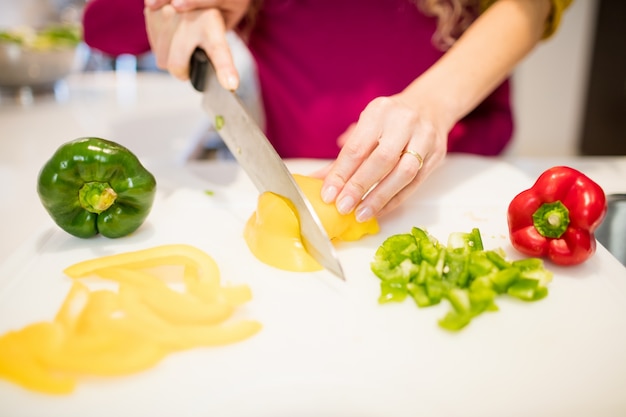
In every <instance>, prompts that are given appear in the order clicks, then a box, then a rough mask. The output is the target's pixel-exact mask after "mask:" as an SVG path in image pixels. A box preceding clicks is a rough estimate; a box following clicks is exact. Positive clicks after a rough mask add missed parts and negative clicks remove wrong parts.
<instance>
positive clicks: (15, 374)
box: [0, 322, 76, 394]
mask: <svg viewBox="0 0 626 417" xmlns="http://www.w3.org/2000/svg"><path fill="white" fill-rule="evenodd" d="M62 332H63V330H62V328H61V327H60V326H59V325H57V324H54V323H48V322H41V323H34V324H31V325H29V326H26V327H24V328H23V329H21V330H19V331H13V332H9V333H6V334H4V335H3V336H2V337H0V377H2V378H4V379H6V380H8V381H10V382H13V383H15V384H18V385H20V386H22V387H24V388H26V389H29V390H33V391H40V392H46V393H50V394H69V393H70V392H72V391H74V388H75V387H76V379H75V377H74V376H72V375H68V374H66V373H60V372H51V371H50V369H49V368H48V367H47V366H46V365H45V364H44V361H43V360H42V359H43V358H45V357H46V355H48V354H49V353H50V352H52V351H55V350H56V349H58V345H59V344H60V343H61V340H62Z"/></svg>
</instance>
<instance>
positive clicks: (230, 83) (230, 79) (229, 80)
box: [226, 74, 237, 91]
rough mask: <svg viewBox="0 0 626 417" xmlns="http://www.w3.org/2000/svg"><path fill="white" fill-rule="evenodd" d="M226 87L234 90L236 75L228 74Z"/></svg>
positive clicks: (235, 87)
mask: <svg viewBox="0 0 626 417" xmlns="http://www.w3.org/2000/svg"><path fill="white" fill-rule="evenodd" d="M226 88H228V89H229V90H231V91H235V90H236V89H237V77H235V76H234V75H232V74H231V75H228V76H227V77H226Z"/></svg>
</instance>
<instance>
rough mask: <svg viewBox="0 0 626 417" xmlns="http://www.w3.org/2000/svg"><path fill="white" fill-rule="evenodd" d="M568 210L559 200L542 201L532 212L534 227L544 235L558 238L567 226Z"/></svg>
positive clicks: (568, 220)
mask: <svg viewBox="0 0 626 417" xmlns="http://www.w3.org/2000/svg"><path fill="white" fill-rule="evenodd" d="M569 223H570V219H569V210H568V209H567V207H565V205H564V204H563V203H561V202H560V201H555V202H552V203H543V204H542V205H541V206H540V207H539V208H538V209H537V211H535V212H534V213H533V224H534V226H535V229H537V231H538V232H539V233H540V234H541V235H542V236H544V237H548V238H553V239H558V238H560V237H561V235H563V233H565V231H566V230H567V227H568V226H569Z"/></svg>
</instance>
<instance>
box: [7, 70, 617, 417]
mask: <svg viewBox="0 0 626 417" xmlns="http://www.w3.org/2000/svg"><path fill="white" fill-rule="evenodd" d="M66 87H67V88H66V90H65V95H64V96H62V97H61V98H60V99H52V98H51V97H48V98H40V99H37V100H35V102H34V103H33V104H32V105H30V106H22V105H17V104H10V103H9V104H6V103H4V104H3V105H2V106H0V126H1V129H0V135H2V136H1V137H0V141H1V146H2V148H1V149H0V180H1V181H2V183H1V185H2V190H3V191H4V192H3V193H2V196H1V197H0V199H1V200H0V222H1V223H0V230H1V231H2V235H3V239H2V240H1V241H0V334H2V333H4V332H6V331H9V330H10V329H15V328H21V327H22V326H24V325H26V324H28V323H32V322H34V321H39V320H46V319H50V318H51V317H52V316H53V314H54V312H55V311H56V310H57V309H58V306H59V304H60V303H61V302H62V300H63V298H64V297H65V294H66V292H67V290H68V289H69V285H70V280H69V279H68V278H67V277H65V276H64V275H63V273H62V272H61V271H62V269H63V268H64V267H66V266H67V265H68V264H71V263H74V262H77V261H79V260H82V259H87V258H90V257H94V256H98V255H103V254H110V253H116V252H120V251H126V250H134V249H139V248H145V247H146V246H152V245H158V244H164V243H172V242H178V243H188V244H191V245H195V246H197V247H199V248H202V249H203V250H205V251H206V252H207V253H209V254H210V255H211V256H213V257H214V259H215V260H216V263H217V264H218V265H219V268H220V272H221V275H222V279H223V280H224V281H225V282H231V283H246V284H248V285H250V287H251V290H252V292H253V294H254V298H253V300H252V301H251V302H250V303H248V304H246V308H245V310H244V311H243V312H242V314H243V315H249V316H251V317H253V318H255V319H258V320H259V321H260V322H261V323H262V324H263V329H262V331H261V332H260V333H259V334H258V335H255V336H254V337H253V338H252V339H250V340H247V341H245V342H242V343H239V344H237V345H234V346H226V347H223V348H216V349H211V348H206V349H195V350H193V351H187V352H180V353H176V354H174V355H172V356H171V357H168V358H166V359H165V360H163V362H162V363H159V364H158V365H157V366H156V367H155V368H153V369H150V370H147V371H145V372H142V373H140V374H137V375H132V376H129V377H124V378H113V379H93V380H92V379H90V380H87V381H82V382H81V383H80V384H79V387H78V389H77V391H76V392H75V393H73V394H72V395H71V396H68V397H64V398H58V397H49V396H42V395H38V394H35V393H31V392H28V391H25V390H22V389H20V388H19V387H16V386H13V385H11V384H8V383H6V382H5V381H1V380H0V415H11V416H15V417H20V416H24V417H26V416H32V415H41V416H43V415H45V416H49V417H55V416H59V417H61V416H62V417H72V416H84V415H90V416H94V417H98V416H103V417H104V416H110V415H124V416H125V415H132V416H133V417H139V416H151V417H160V416H163V417H167V416H171V415H181V416H182V415H184V416H188V417H192V416H194V417H195V416H197V417H204V416H206V415H216V416H220V417H263V416H267V417H277V416H297V417H305V416H316V417H318V416H333V417H382V416H390V415H393V416H395V417H405V416H406V417H412V416H415V415H417V414H423V415H429V416H432V417H454V416H458V415H464V416H467V417H471V416H476V417H478V416H481V417H496V416H502V415H507V416H512V417H515V416H519V417H522V416H528V415H550V416H557V417H558V416H563V417H565V416H568V417H586V416H589V415H602V416H606V417H613V416H615V417H617V416H622V415H624V413H626V398H625V397H624V396H623V387H624V386H626V362H624V360H623V354H624V351H626V302H624V300H626V280H624V279H623V278H625V277H626V269H625V268H624V267H623V266H622V265H621V264H619V262H618V261H617V260H616V259H615V258H614V257H613V256H612V255H611V254H610V253H608V252H607V250H606V249H605V248H603V247H601V246H600V247H599V248H598V252H597V253H596V255H595V256H594V257H593V258H592V259H590V260H589V261H588V262H587V263H585V264H584V265H581V266H578V267H574V268H566V267H556V266H550V269H551V270H553V272H554V280H553V281H552V282H551V283H550V286H549V289H550V295H549V296H548V297H547V298H546V299H544V300H540V301H538V302H536V303H531V304H528V303H522V302H518V301H516V300H512V299H503V300H501V301H498V306H499V308H500V310H499V311H498V312H495V313H493V314H492V313H488V314H485V315H483V316H481V317H479V318H477V319H475V320H474V321H473V322H472V323H471V324H470V326H469V327H468V328H467V329H464V330H463V331H462V332H461V333H459V334H450V333H447V332H445V331H443V330H441V329H440V328H438V326H437V324H436V323H437V319H438V318H440V317H441V316H443V314H444V313H445V311H447V310H446V306H444V305H439V306H434V307H432V308H429V309H420V310H418V309H417V308H416V307H415V305H414V304H413V303H412V302H410V300H406V302H405V303H402V304H398V305H390V304H387V305H384V306H381V305H378V303H377V301H376V300H377V297H378V294H379V284H378V281H377V279H376V278H375V277H374V276H373V274H372V273H371V271H370V270H369V259H371V257H372V256H373V253H374V251H375V250H376V248H377V247H378V245H380V243H381V242H382V240H383V239H384V238H385V236H388V235H390V234H394V233H402V232H406V231H408V230H409V228H410V227H411V226H422V227H425V228H427V229H428V231H429V232H430V233H431V234H432V235H433V236H435V237H437V238H439V239H442V240H444V241H445V239H446V238H447V235H448V234H449V233H450V232H453V231H463V230H468V229H469V228H471V227H478V228H479V229H480V230H481V233H482V234H483V240H484V243H485V246H486V247H488V248H489V247H502V248H503V249H504V250H505V251H506V253H507V254H509V255H512V256H513V257H515V255H514V253H515V252H514V250H513V248H512V247H511V246H510V243H509V242H508V238H507V233H506V218H505V215H504V213H505V211H506V206H507V203H508V201H510V199H511V198H512V197H513V196H514V195H515V194H516V193H517V192H518V190H519V189H521V188H522V187H527V186H530V184H532V180H533V179H534V178H535V177H536V176H537V175H538V174H539V173H540V172H542V171H543V170H544V169H546V168H548V167H550V166H553V165H558V164H567V165H570V166H573V167H576V168H579V169H580V170H582V171H583V172H585V173H587V174H588V175H589V176H590V177H591V178H593V179H594V180H595V181H597V182H598V183H599V184H600V185H602V186H603V188H604V189H605V191H606V192H607V193H613V192H624V191H625V190H624V187H623V185H624V180H623V179H624V178H625V176H626V158H624V157H619V158H562V159H560V158H559V159H555V158H549V159H541V158H514V157H506V158H482V157H474V156H463V155H451V156H450V157H449V158H448V160H447V162H446V163H445V164H444V165H442V167H441V168H440V169H439V170H438V171H436V172H435V173H434V174H433V176H432V177H431V178H429V181H428V182H427V183H426V184H424V185H423V186H422V187H421V188H420V191H419V196H418V195H415V196H412V197H411V199H409V201H407V203H406V204H405V205H404V206H403V207H402V208H400V209H398V210H397V211H396V212H394V213H393V214H392V215H390V217H389V218H386V219H385V220H384V222H381V233H379V234H378V235H375V236H369V237H367V238H365V239H363V240H361V241H359V242H347V243H346V244H343V245H340V246H339V247H338V255H339V257H340V260H341V262H342V265H343V267H344V270H345V272H346V277H347V281H346V282H343V281H339V280H337V279H336V278H335V277H334V276H333V275H332V274H330V273H328V272H327V271H318V272H314V273H310V274H295V273H290V272H286V271H280V270H276V269H274V268H271V267H269V266H267V265H263V264H261V263H260V262H258V260H256V259H255V258H254V257H253V256H252V254H251V253H250V252H249V251H248V250H247V248H246V245H245V242H244V241H243V239H242V238H241V232H242V228H243V225H244V223H245V221H246V220H247V218H248V217H249V216H250V214H251V213H252V211H253V210H254V207H255V204H256V195H257V194H256V192H255V189H254V187H253V186H252V184H251V182H250V181H249V179H248V178H247V177H246V175H245V174H244V173H243V172H242V171H241V169H239V167H238V166H237V165H236V164H235V163H234V162H233V161H223V160H212V161H197V160H190V156H191V155H194V154H195V151H196V150H197V148H198V146H201V143H200V139H199V138H202V137H204V135H203V133H204V132H206V129H207V123H206V120H205V118H204V116H203V114H202V113H201V110H200V106H199V102H200V97H199V95H198V94H197V93H196V92H195V91H193V90H192V89H191V87H190V86H188V85H187V84H186V83H180V82H178V81H175V80H173V79H171V78H170V77H169V76H167V75H165V74H141V75H138V76H135V75H132V74H109V73H104V74H101V73H95V74H77V75H74V76H72V77H71V78H70V79H69V80H68V82H67V85H66ZM80 136H101V137H104V138H108V139H111V140H115V141H119V142H121V143H123V144H124V145H126V146H128V147H129V148H130V149H131V150H133V151H134V152H135V153H136V154H137V155H138V156H139V157H140V158H141V159H142V161H143V162H144V163H145V165H146V166H147V168H148V169H150V170H151V171H152V172H153V173H154V174H155V176H156V177H157V181H158V182H159V186H158V188H159V190H158V193H157V200H156V202H155V206H154V208H153V212H152V213H151V214H150V217H149V218H148V220H147V221H146V223H145V224H144V226H142V228H140V229H139V230H138V231H137V232H136V233H133V234H132V235H131V236H129V237H127V238H124V239H120V240H117V241H111V240H108V239H106V238H101V237H97V238H94V239H89V240H81V239H76V238H73V237H72V236H69V235H67V234H66V233H64V232H62V231H61V230H59V229H58V228H56V227H55V225H54V224H53V223H52V221H51V220H50V218H49V217H48V216H47V214H46V213H45V211H44V209H43V208H42V207H41V204H40V202H39V200H38V197H37V193H36V188H35V184H36V179H37V174H38V171H39V169H40V167H41V166H42V165H43V164H44V163H45V161H46V160H47V159H48V158H49V157H50V156H51V155H52V153H53V152H54V150H55V149H56V148H57V147H58V146H59V145H60V144H62V143H64V142H66V141H68V140H70V139H74V138H76V137H80ZM287 163H288V166H289V167H290V168H291V169H292V171H294V172H300V173H307V172H310V171H312V170H313V169H315V168H318V167H319V166H320V164H321V163H322V161H314V160H290V161H287ZM207 189H210V190H211V191H212V195H210V196H208V195H207V194H206V193H205V191H206V190H207ZM477 193H480V196H481V197H480V198H478V199H477V198H476V194H477ZM518 256H519V255H518ZM89 284H90V285H93V282H90V283H89ZM98 285H105V284H102V283H98ZM503 298H504V297H503ZM572 370H574V373H573V375H572V372H573V371H572ZM303 410H304V411H303Z"/></svg>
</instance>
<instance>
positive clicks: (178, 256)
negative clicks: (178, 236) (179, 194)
mask: <svg viewBox="0 0 626 417" xmlns="http://www.w3.org/2000/svg"><path fill="white" fill-rule="evenodd" d="M164 265H184V266H186V267H190V268H195V269H196V270H197V271H198V276H199V278H200V279H201V280H203V281H207V282H211V283H214V284H215V285H216V286H217V285H218V284H219V280H220V273H219V268H218V266H217V264H216V263H215V260H214V259H213V258H212V257H211V256H209V255H208V254H207V253H205V252H204V251H202V250H200V249H198V248H196V247H194V246H191V245H185V244H171V245H161V246H155V247H152V248H148V249H141V250H137V251H132V252H125V253H120V254H115V255H109V256H103V257H99V258H94V259H89V260H86V261H83V262H79V263H76V264H74V265H71V266H70V267H68V268H66V269H65V270H64V271H63V272H65V274H66V275H67V276H68V277H70V278H82V277H86V276H88V275H91V274H95V273H96V272H97V271H98V270H100V269H105V268H113V267H124V268H130V269H147V268H154V267H158V266H164Z"/></svg>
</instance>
